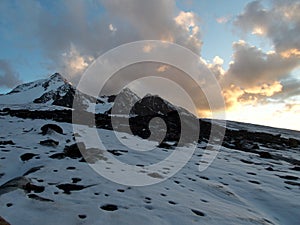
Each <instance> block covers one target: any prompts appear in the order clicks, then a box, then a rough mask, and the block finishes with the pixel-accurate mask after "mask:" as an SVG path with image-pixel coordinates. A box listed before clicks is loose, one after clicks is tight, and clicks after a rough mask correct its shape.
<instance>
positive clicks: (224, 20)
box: [216, 16, 231, 24]
mask: <svg viewBox="0 0 300 225" xmlns="http://www.w3.org/2000/svg"><path fill="white" fill-rule="evenodd" d="M230 19H231V16H222V17H218V18H216V21H217V23H219V24H224V23H227V22H228V21H229V20H230Z"/></svg>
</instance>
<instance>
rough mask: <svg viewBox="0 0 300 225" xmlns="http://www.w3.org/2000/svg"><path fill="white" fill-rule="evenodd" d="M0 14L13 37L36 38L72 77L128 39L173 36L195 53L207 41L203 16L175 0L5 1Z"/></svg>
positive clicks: (53, 65)
mask: <svg viewBox="0 0 300 225" xmlns="http://www.w3.org/2000/svg"><path fill="white" fill-rule="evenodd" d="M0 13H1V18H3V23H4V24H8V25H9V26H8V27H14V28H15V29H13V30H10V32H12V33H13V36H15V37H18V36H22V37H23V39H24V40H29V42H32V44H33V45H34V48H38V49H39V50H40V51H41V52H42V54H43V55H44V57H46V58H47V59H48V62H49V63H50V65H49V67H50V68H52V69H53V70H54V71H57V70H59V71H60V72H62V73H63V74H64V75H65V76H68V77H69V78H71V79H75V78H78V77H80V75H81V74H82V72H83V71H84V68H86V66H83V65H85V64H88V65H90V63H91V62H92V61H93V60H90V59H95V58H97V57H98V56H99V55H101V54H103V53H104V52H106V51H108V50H110V49H112V48H114V47H117V46H119V45H121V44H125V43H128V42H133V41H138V40H144V39H147V40H149V39H154V40H165V41H171V42H175V43H178V44H180V45H183V46H185V47H187V48H189V49H190V50H192V51H193V52H195V53H196V54H200V51H201V46H202V42H201V40H200V28H199V26H198V25H197V24H198V22H199V18H197V16H196V14H194V13H193V12H183V11H179V10H178V9H177V7H176V4H175V0H165V1H160V0H152V1H140V0H126V1H123V0H110V1H106V0H96V1H63V0H58V1H47V2H43V1H42V2H38V1H31V0H27V1H22V2H17V1H5V2H4V3H1V7H0ZM12 15H14V16H12ZM75 51H76V53H75ZM74 63H78V64H79V65H78V66H75V65H74ZM57 67H59V68H57ZM75 67H77V68H75ZM81 68H82V69H81Z"/></svg>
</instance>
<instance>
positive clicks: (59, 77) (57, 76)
mask: <svg viewBox="0 0 300 225" xmlns="http://www.w3.org/2000/svg"><path fill="white" fill-rule="evenodd" d="M50 80H56V81H64V82H66V79H65V78H64V77H63V76H62V75H61V74H60V73H54V74H52V75H51V76H50Z"/></svg>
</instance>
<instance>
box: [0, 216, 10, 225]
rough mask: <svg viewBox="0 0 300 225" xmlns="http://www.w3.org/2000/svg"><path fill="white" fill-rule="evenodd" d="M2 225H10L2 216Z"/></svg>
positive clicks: (0, 222) (0, 218) (0, 220)
mask: <svg viewBox="0 0 300 225" xmlns="http://www.w3.org/2000/svg"><path fill="white" fill-rule="evenodd" d="M0 225H10V223H8V222H7V221H6V220H5V219H3V218H2V217H1V216H0Z"/></svg>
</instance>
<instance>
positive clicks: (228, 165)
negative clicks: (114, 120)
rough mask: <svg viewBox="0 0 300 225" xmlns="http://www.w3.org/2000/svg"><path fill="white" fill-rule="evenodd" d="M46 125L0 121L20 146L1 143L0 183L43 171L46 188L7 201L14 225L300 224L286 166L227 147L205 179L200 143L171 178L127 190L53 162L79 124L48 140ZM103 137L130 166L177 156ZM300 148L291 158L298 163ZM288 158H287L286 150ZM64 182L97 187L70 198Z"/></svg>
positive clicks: (2, 133) (38, 177)
mask: <svg viewBox="0 0 300 225" xmlns="http://www.w3.org/2000/svg"><path fill="white" fill-rule="evenodd" d="M47 123H53V121H46V120H27V119H19V118H13V117H9V116H0V141H8V140H11V141H13V142H14V143H15V144H14V145H8V144H7V145H3V144H2V145H0V161H1V164H0V174H1V175H0V184H4V183H5V182H7V181H9V180H11V179H13V178H15V177H19V176H22V174H24V173H25V172H26V171H28V170H29V169H31V168H34V167H40V166H42V167H41V168H40V169H39V170H37V171H36V172H33V173H30V174H29V175H26V177H27V178H29V179H30V180H31V181H32V183H33V184H34V185H37V186H42V187H44V188H45V189H44V191H42V192H40V193H35V192H31V193H25V192H24V190H21V189H17V190H14V191H11V192H8V193H5V194H2V195H0V215H1V216H2V217H4V218H5V219H6V220H7V221H8V222H10V223H11V224H16V225H18V224H45V225H47V224H49V225H50V224H66V225H68V224H70V225H73V224H88V225H93V224H95V225H96V224H179V225H182V224H298V222H299V221H300V215H299V208H300V201H299V200H300V189H299V186H300V182H299V177H300V171H299V167H296V166H295V165H292V164H290V163H287V162H285V161H280V160H273V159H264V158H261V157H259V156H258V155H257V154H253V153H247V152H242V151H238V150H232V149H227V148H224V147H222V150H221V152H219V154H218V155H217V158H216V159H215V160H214V162H213V164H212V165H211V166H210V167H209V168H208V169H207V170H205V171H204V172H201V173H200V172H199V171H198V170H197V168H198V165H199V164H200V163H205V162H203V161H201V160H202V155H203V154H204V152H203V146H204V143H200V144H199V145H198V147H197V149H196V151H195V153H194V155H193V157H192V159H191V160H190V161H189V162H188V164H187V165H186V166H185V167H184V168H183V169H182V170H181V171H180V172H178V173H177V174H176V175H175V176H173V177H172V178H170V179H167V180H166V181H163V182H161V183H158V184H155V185H152V186H146V187H128V186H123V185H119V184H116V183H113V182H111V181H109V180H107V179H105V178H103V177H101V176H100V175H98V174H97V173H96V172H95V171H93V170H92V169H91V168H90V167H89V166H88V164H87V163H85V162H79V161H80V160H79V159H72V158H69V157H66V158H64V159H53V158H50V156H51V155H53V154H56V153H61V152H62V151H63V149H64V147H65V146H66V145H71V144H72V143H74V142H75V141H74V139H73V137H74V135H73V130H72V125H71V124H67V123H59V124H58V123H57V124H58V125H59V126H60V127H61V128H63V130H64V134H58V133H55V132H52V133H49V134H47V135H46V136H43V135H42V134H40V128H41V127H42V126H43V125H45V124H47ZM82 129H83V130H88V129H90V128H88V127H84V126H83V127H82ZM98 131H99V133H101V134H102V135H103V136H105V137H107V138H106V139H105V142H106V143H105V144H106V145H107V146H108V147H109V149H111V150H115V151H117V152H118V153H120V154H119V155H118V156H117V155H115V157H117V158H118V159H120V160H123V161H124V162H128V163H131V164H148V163H153V161H157V160H161V159H164V158H165V157H166V156H167V155H168V154H169V151H170V150H167V149H163V148H160V149H158V150H156V151H149V152H146V153H145V152H141V151H132V150H130V149H128V148H127V147H125V146H122V145H121V144H120V143H117V142H115V141H113V140H114V138H113V135H114V133H113V132H112V131H108V130H102V129H99V130H98ZM118 135H120V136H122V137H124V138H126V139H128V140H129V141H131V142H132V143H134V144H135V145H137V146H144V145H147V143H149V144H156V143H151V142H148V141H146V140H142V139H140V138H138V137H134V136H130V135H128V134H125V133H120V134H118ZM47 139H53V140H55V141H59V144H58V146H56V147H55V146H43V145H41V144H39V142H40V141H43V140H47ZM67 142H68V143H67ZM2 143H3V142H2ZM90 145H91V146H92V145H93V143H92V142H91V143H90ZM95 147H96V146H95ZM299 150H300V149H299V148H298V149H295V150H294V152H289V153H288V154H289V155H290V156H291V157H294V158H299ZM212 151H213V150H212ZM25 153H33V154H36V155H34V156H33V157H32V158H31V159H29V160H27V161H23V160H21V158H20V157H21V156H22V155H24V154H25ZM106 154H110V153H108V152H106ZM145 154H147V155H145ZM281 154H286V150H282V151H281ZM270 168H272V170H271V169H270ZM108 169H109V168H108ZM165 170H166V171H168V168H165ZM112 172H113V171H112ZM141 172H142V168H141ZM162 175H163V176H164V173H162ZM63 184H75V185H83V186H89V185H92V186H90V187H87V188H84V189H82V190H74V191H71V192H70V193H66V192H65V191H64V190H62V189H60V188H59V187H60V186H59V185H63ZM0 189H1V188H0ZM34 195H37V196H38V197H40V198H42V200H41V199H38V198H37V197H36V196H34ZM43 199H44V200H43ZM45 199H47V201H46V200H45Z"/></svg>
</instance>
